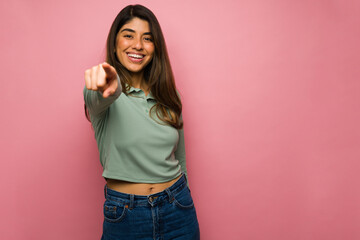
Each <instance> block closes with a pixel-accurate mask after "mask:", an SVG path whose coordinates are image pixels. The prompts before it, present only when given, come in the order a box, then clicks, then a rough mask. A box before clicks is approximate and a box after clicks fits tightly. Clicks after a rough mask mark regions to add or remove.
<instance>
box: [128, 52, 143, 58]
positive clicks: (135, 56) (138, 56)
mask: <svg viewBox="0 0 360 240" xmlns="http://www.w3.org/2000/svg"><path fill="white" fill-rule="evenodd" d="M127 55H128V57H129V58H130V59H134V60H142V59H143V58H144V57H145V55H142V54H136V53H127Z"/></svg>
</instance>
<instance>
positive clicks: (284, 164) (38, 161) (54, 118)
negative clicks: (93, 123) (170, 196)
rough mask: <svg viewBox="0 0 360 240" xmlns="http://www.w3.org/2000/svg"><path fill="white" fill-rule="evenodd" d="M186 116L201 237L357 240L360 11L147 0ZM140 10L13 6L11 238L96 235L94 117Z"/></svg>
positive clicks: (7, 100)
mask: <svg viewBox="0 0 360 240" xmlns="http://www.w3.org/2000/svg"><path fill="white" fill-rule="evenodd" d="M138 2H139V3H142V4H144V5H145V6H148V7H149V8H150V9H152V10H153V12H154V13H155V14H156V15H157V17H158V19H159V21H160V23H161V25H162V28H163V31H164V34H165V37H166V40H167V44H168V49H169V53H170V57H171V61H172V64H173V68H174V72H175V76H176V80H177V86H178V88H179V90H180V92H181V94H182V99H183V104H184V113H183V115H184V120H185V139H186V148H187V158H188V168H189V170H188V171H189V180H190V187H191V189H192V193H193V198H194V201H195V204H196V208H197V211H198V217H199V222H200V228H201V235H202V239H205V240H218V239H227V240H232V239H247V240H249V239H251V240H260V239H264V240H265V239H266V240H289V239H291V240H305V239H306V240H322V239H324V240H325V239H326V240H340V239H350V240H355V239H360V204H359V203H360V190H359V185H360V174H359V171H360V161H359V160H360V127H359V122H360V111H359V110H360V108H359V107H360V91H359V90H360V82H359V81H360V67H359V62H360V47H359V42H360V28H359V26H360V11H359V10H360V2H359V1H350V0H348V1H341V0H332V1H330V0H323V1H320V0H318V1H313V0H304V1H287V0H272V1H268V0H246V1H245V0H244V1H234V0H233V1H231V0H222V1H209V0H202V1H190V0H186V1H184V0H182V1H155V0H152V1H138ZM129 3H132V2H131V1H115V0H111V1H88V0H86V1H85V0H79V1H70V0H67V1H64V0H63V1H45V0H43V1H40V0H39V1H25V0H24V1H20V0H11V1H1V3H0V19H1V20H0V26H1V45H0V48H1V49H0V50H1V51H0V56H1V62H0V67H1V75H2V76H1V86H2V90H1V94H0V104H1V108H0V109H1V118H0V121H1V124H0V128H1V129H0V130H1V137H0V141H1V142H0V147H1V168H0V189H1V198H0V239H9V240H23V239H27V240H32V239H34V240H45V239H46V240H47V239H52V240H63V239H86V240H90V239H100V235H101V228H102V225H101V224H102V204H103V200H104V198H103V185H104V183H105V182H104V180H103V179H102V177H101V166H100V162H99V160H98V152H97V148H96V143H95V140H94V136H93V135H94V134H93V131H92V129H91V127H90V124H89V123H88V122H87V121H86V120H85V117H84V114H83V96H82V89H83V86H84V80H83V74H84V70H85V69H86V68H88V67H91V66H92V65H95V64H98V63H99V62H101V61H102V60H103V57H104V54H105V50H104V49H105V39H106V36H107V32H108V30H109V28H110V25H111V23H112V20H113V19H114V17H115V16H116V14H117V13H118V11H119V10H120V9H121V8H123V7H125V6H126V5H127V4H129Z"/></svg>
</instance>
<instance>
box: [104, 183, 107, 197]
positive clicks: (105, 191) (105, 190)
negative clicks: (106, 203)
mask: <svg viewBox="0 0 360 240" xmlns="http://www.w3.org/2000/svg"><path fill="white" fill-rule="evenodd" d="M106 195H107V185H106V184H105V187H104V196H105V199H106Z"/></svg>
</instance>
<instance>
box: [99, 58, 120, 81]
mask: <svg viewBox="0 0 360 240" xmlns="http://www.w3.org/2000/svg"><path fill="white" fill-rule="evenodd" d="M101 66H102V68H103V69H104V71H105V74H106V78H114V77H116V75H117V73H116V70H115V68H114V67H113V66H111V65H110V64H108V63H107V62H104V63H102V64H101Z"/></svg>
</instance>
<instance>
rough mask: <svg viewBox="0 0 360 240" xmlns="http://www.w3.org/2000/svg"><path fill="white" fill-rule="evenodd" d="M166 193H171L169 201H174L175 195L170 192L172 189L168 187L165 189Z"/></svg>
mask: <svg viewBox="0 0 360 240" xmlns="http://www.w3.org/2000/svg"><path fill="white" fill-rule="evenodd" d="M165 191H166V193H167V194H168V195H169V202H170V203H172V202H173V201H174V196H173V194H172V193H171V192H170V189H169V188H167V189H165Z"/></svg>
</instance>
